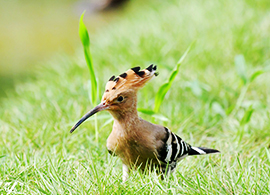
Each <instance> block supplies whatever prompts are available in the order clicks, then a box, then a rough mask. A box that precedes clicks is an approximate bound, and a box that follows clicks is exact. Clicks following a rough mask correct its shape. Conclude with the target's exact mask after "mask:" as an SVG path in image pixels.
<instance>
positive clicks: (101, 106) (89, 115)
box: [70, 102, 109, 133]
mask: <svg viewBox="0 0 270 195" xmlns="http://www.w3.org/2000/svg"><path fill="white" fill-rule="evenodd" d="M108 108H109V106H108V105H105V103H104V102H101V103H100V104H99V105H97V106H96V107H95V108H93V109H92V110H90V111H89V112H88V113H86V114H85V115H84V116H83V117H82V118H81V119H80V120H79V121H78V122H77V123H76V125H74V126H73V127H72V129H71V130H70V133H72V132H73V131H75V129H76V128H77V127H78V126H80V124H82V123H83V122H84V121H85V120H86V119H88V118H89V117H91V116H92V115H94V114H96V113H97V112H99V111H102V110H106V109H108Z"/></svg>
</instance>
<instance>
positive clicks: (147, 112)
mask: <svg viewBox="0 0 270 195" xmlns="http://www.w3.org/2000/svg"><path fill="white" fill-rule="evenodd" d="M138 111H139V112H141V113H143V114H147V115H150V116H152V117H154V118H156V119H159V120H161V121H169V119H168V118H167V117H165V116H164V115H162V114H159V113H156V112H155V111H153V110H149V109H144V108H138Z"/></svg>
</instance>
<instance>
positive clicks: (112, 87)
mask: <svg viewBox="0 0 270 195" xmlns="http://www.w3.org/2000/svg"><path fill="white" fill-rule="evenodd" d="M156 70H157V66H154V65H153V64H151V65H150V66H149V67H147V68H146V69H143V70H140V67H134V68H131V69H129V70H127V71H126V72H125V73H123V74H120V75H119V76H118V77H115V76H112V77H111V78H110V79H109V81H108V82H107V84H106V87H105V93H104V95H103V98H102V100H104V99H106V98H107V97H108V96H114V94H119V93H121V92H122V91H126V90H135V91H137V90H138V89H140V88H142V87H143V86H144V84H145V83H147V81H149V80H150V79H151V78H152V77H153V76H154V75H155V76H157V75H158V73H157V72H156Z"/></svg>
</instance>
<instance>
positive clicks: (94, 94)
mask: <svg viewBox="0 0 270 195" xmlns="http://www.w3.org/2000/svg"><path fill="white" fill-rule="evenodd" d="M84 13H85V12H83V13H82V15H81V18H80V25H79V35H80V38H81V41H82V44H83V49H84V57H85V61H86V64H87V66H88V68H89V73H90V81H91V95H90V96H91V98H90V99H91V100H90V101H91V103H92V105H96V104H97V99H98V84H97V79H96V76H95V71H94V66H93V60H92V56H91V52H90V38H89V34H88V31H87V29H86V26H85V24H84V23H83V16H84ZM95 137H96V142H98V137H99V135H98V122H97V116H95Z"/></svg>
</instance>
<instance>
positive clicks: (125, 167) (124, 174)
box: [123, 164, 129, 182]
mask: <svg viewBox="0 0 270 195" xmlns="http://www.w3.org/2000/svg"><path fill="white" fill-rule="evenodd" d="M128 175H129V168H128V166H127V165H125V164H123V182H125V181H127V178H128Z"/></svg>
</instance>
